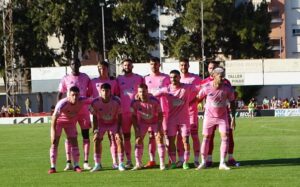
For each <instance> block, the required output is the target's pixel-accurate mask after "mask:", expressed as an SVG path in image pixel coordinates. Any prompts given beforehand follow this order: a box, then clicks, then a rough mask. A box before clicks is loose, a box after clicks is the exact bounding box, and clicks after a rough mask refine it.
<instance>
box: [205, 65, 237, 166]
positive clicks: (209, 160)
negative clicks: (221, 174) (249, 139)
mask: <svg viewBox="0 0 300 187" xmlns="http://www.w3.org/2000/svg"><path fill="white" fill-rule="evenodd" d="M217 67H218V64H217V62H215V61H211V62H209V64H208V73H209V75H210V76H209V77H207V78H206V79H204V80H203V81H202V82H201V85H205V84H206V83H208V82H211V81H213V76H212V72H213V70H214V69H215V68H217ZM224 84H227V85H228V86H231V83H230V81H229V80H227V79H225V78H224ZM228 113H229V110H228ZM228 120H229V124H230V123H231V117H230V116H228ZM214 132H215V131H213V133H212V135H211V138H210V142H209V150H208V156H207V162H206V167H211V166H212V164H213V162H212V153H213V149H214V137H215V133H214ZM228 139H229V146H228V165H229V166H235V165H236V164H237V162H236V161H235V159H234V157H233V151H234V139H233V129H232V128H229V133H228Z"/></svg>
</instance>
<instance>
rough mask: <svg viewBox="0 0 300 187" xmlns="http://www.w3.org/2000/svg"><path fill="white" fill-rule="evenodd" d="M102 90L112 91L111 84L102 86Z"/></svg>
mask: <svg viewBox="0 0 300 187" xmlns="http://www.w3.org/2000/svg"><path fill="white" fill-rule="evenodd" d="M100 88H101V89H104V90H110V89H111V86H110V84H108V83H104V84H102V85H101V87H100Z"/></svg>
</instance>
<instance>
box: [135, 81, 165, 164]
mask: <svg viewBox="0 0 300 187" xmlns="http://www.w3.org/2000/svg"><path fill="white" fill-rule="evenodd" d="M137 96H138V100H135V101H133V102H132V104H131V112H132V122H133V127H134V130H135V137H136V139H135V159H136V165H135V167H134V168H133V169H132V170H139V169H141V168H142V156H143V151H144V143H143V140H144V137H145V135H146V133H147V131H148V130H149V131H151V132H154V134H155V138H156V143H157V147H158V154H159V158H160V169H161V170H165V164H164V160H165V145H164V144H163V133H162V131H161V128H162V127H161V125H162V117H163V116H162V111H161V107H160V103H159V101H158V100H157V99H156V98H155V97H153V96H149V94H148V87H147V85H146V84H140V85H139V86H138V93H137Z"/></svg>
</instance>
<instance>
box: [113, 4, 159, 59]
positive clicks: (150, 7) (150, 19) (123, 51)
mask: <svg viewBox="0 0 300 187" xmlns="http://www.w3.org/2000/svg"><path fill="white" fill-rule="evenodd" d="M117 4H118V6H116V7H115V9H114V10H113V21H114V23H115V24H116V25H117V27H118V29H117V30H118V31H119V32H118V33H117V38H118V42H117V43H115V44H114V45H113V46H112V49H111V51H110V53H109V56H110V57H111V58H120V57H121V58H132V59H133V60H134V61H135V62H145V61H147V60H148V59H149V56H150V52H151V51H152V50H154V49H155V48H156V46H157V38H155V37H152V36H150V35H149V34H150V32H154V31H155V30H156V29H157V27H158V21H157V18H156V15H155V14H154V13H153V11H154V10H155V8H156V3H155V1H146V0H131V1H124V0H119V1H117Z"/></svg>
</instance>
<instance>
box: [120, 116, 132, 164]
mask: <svg viewBox="0 0 300 187" xmlns="http://www.w3.org/2000/svg"><path fill="white" fill-rule="evenodd" d="M131 126H132V119H131V114H130V113H124V114H122V131H123V136H124V150H125V154H126V158H127V163H126V165H125V167H126V168H131V167H133V165H132V161H131V142H130V138H131Z"/></svg>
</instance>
